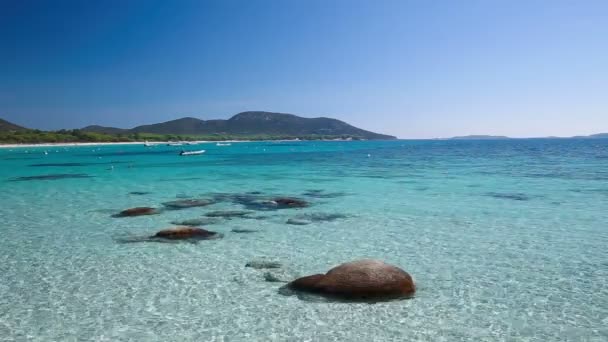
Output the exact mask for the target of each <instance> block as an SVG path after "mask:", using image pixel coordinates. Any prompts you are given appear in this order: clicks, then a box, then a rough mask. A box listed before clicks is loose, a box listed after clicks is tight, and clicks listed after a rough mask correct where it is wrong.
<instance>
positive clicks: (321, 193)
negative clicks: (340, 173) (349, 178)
mask: <svg viewBox="0 0 608 342" xmlns="http://www.w3.org/2000/svg"><path fill="white" fill-rule="evenodd" d="M302 195H304V196H307V197H314V198H337V197H342V196H346V193H345V192H326V191H325V190H319V189H312V190H306V192H304V193H303V194H302Z"/></svg>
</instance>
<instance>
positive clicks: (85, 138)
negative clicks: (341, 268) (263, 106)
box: [0, 129, 361, 144]
mask: <svg viewBox="0 0 608 342" xmlns="http://www.w3.org/2000/svg"><path fill="white" fill-rule="evenodd" d="M294 139H300V140H337V139H344V140H346V139H349V140H350V139H352V140H361V137H358V136H351V135H316V134H311V135H302V136H290V135H250V136H247V135H229V134H210V135H182V134H153V133H118V134H106V133H94V132H87V131H83V130H79V129H71V130H65V129H62V130H59V131H41V130H19V131H8V132H0V144H41V143H78V142H82V143H95V142H100V143H107V142H137V141H145V140H147V141H199V140H200V141H225V140H294Z"/></svg>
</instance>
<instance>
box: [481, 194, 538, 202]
mask: <svg viewBox="0 0 608 342" xmlns="http://www.w3.org/2000/svg"><path fill="white" fill-rule="evenodd" d="M486 196H490V197H494V198H502V199H510V200H514V201H527V200H529V199H530V197H529V196H527V195H526V194H522V193H501V192H488V193H486Z"/></svg>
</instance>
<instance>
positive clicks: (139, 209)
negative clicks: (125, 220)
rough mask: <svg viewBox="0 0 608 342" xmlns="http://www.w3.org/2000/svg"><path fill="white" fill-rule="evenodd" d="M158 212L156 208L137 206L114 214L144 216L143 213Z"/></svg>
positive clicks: (119, 215)
mask: <svg viewBox="0 0 608 342" xmlns="http://www.w3.org/2000/svg"><path fill="white" fill-rule="evenodd" d="M158 213H159V212H158V210H157V209H156V208H151V207H136V208H130V209H126V210H123V211H121V212H120V213H118V214H116V215H114V217H134V216H143V215H155V214H158Z"/></svg>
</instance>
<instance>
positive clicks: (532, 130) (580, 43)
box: [0, 0, 608, 138]
mask: <svg viewBox="0 0 608 342" xmlns="http://www.w3.org/2000/svg"><path fill="white" fill-rule="evenodd" d="M606 18H608V1H584V0H583V1H560V0H551V1H549V0H547V1H534V0H527V1H516V0H509V1H499V0H495V1H466V0H459V1H448V0H445V1H422V0H421V1H406V0H402V1H378V0H376V1H372V0H369V1H359V0H344V1H342V0H323V1H314V0H306V1H304V0H301V1H299V0H298V1H296V0H280V1H271V0H259V1H257V0H249V1H233V0H224V1H202V0H200V1H153V0H146V1H135V0H121V1H111V0H104V1H97V2H95V1H80V0H79V1H60V0H53V1H29V0H15V1H5V0H0V118H5V119H7V120H9V121H14V122H16V123H19V124H22V125H26V126H28V127H33V128H40V129H58V128H77V127H82V126H85V125H89V124H101V125H108V126H118V127H132V126H135V125H139V124H144V123H154V122H159V121H166V120H171V119H175V118H178V117H183V116H194V117H199V118H203V119H211V118H227V117H229V116H231V115H232V114H235V113H238V112H240V111H245V110H267V111H278V112H287V113H294V114H299V115H302V116H308V117H313V116H329V117H335V118H338V119H342V120H344V121H347V122H349V123H351V124H354V125H356V126H359V127H362V128H366V129H370V130H374V131H378V132H384V133H389V134H393V135H397V136H399V137H402V138H429V137H447V136H454V135H466V134H500V135H509V136H519V137H525V136H544V135H558V136H567V135H576V134H590V133H597V132H608V19H606Z"/></svg>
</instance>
